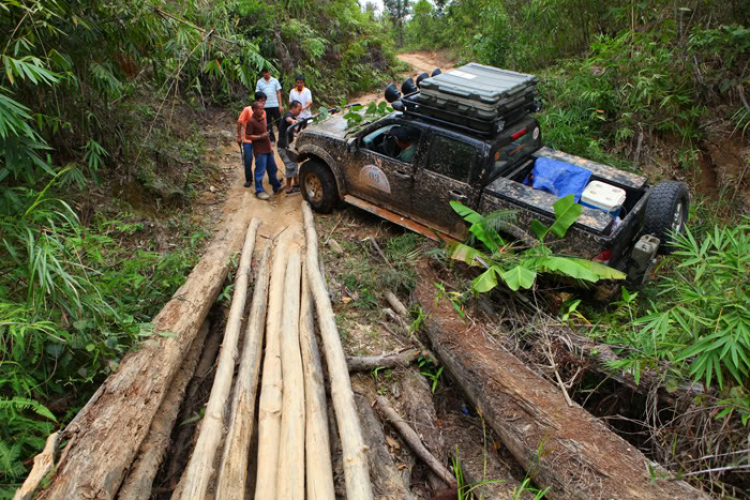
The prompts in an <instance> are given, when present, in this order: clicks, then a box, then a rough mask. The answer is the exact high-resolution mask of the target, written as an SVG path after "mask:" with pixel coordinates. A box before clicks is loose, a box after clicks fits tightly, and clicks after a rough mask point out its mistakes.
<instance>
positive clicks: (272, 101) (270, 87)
mask: <svg viewBox="0 0 750 500" xmlns="http://www.w3.org/2000/svg"><path fill="white" fill-rule="evenodd" d="M261 75H262V76H263V77H262V78H261V79H260V80H258V83H256V84H255V92H256V93H258V92H263V93H264V94H265V95H266V105H265V106H264V108H263V109H264V110H265V112H266V126H267V127H268V133H269V136H270V138H271V144H274V143H275V142H276V136H275V135H274V133H273V124H274V123H275V124H276V125H277V126H278V123H279V120H281V113H283V112H284V107H283V106H282V105H281V84H280V83H279V81H278V80H277V79H276V78H274V77H272V76H271V71H270V70H269V69H268V68H263V71H261Z"/></svg>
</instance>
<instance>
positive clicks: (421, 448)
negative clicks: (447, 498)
mask: <svg viewBox="0 0 750 500" xmlns="http://www.w3.org/2000/svg"><path fill="white" fill-rule="evenodd" d="M377 402H378V409H380V411H381V412H382V413H383V415H385V418H387V419H388V421H389V422H390V423H391V425H392V426H393V427H395V428H396V430H397V431H398V433H399V434H401V437H402V438H404V441H406V444H408V445H409V447H410V448H411V449H412V451H413V452H414V453H415V454H416V455H417V456H418V457H419V458H421V459H422V461H423V462H424V463H425V464H427V466H428V467H429V468H430V469H432V471H433V472H434V473H435V474H437V476H438V477H439V478H440V479H442V480H443V481H445V483H446V484H447V485H448V486H450V487H451V488H456V487H457V486H458V484H457V483H456V478H455V477H453V474H451V473H450V471H449V470H448V469H446V468H445V467H444V466H443V464H441V463H440V462H438V461H437V459H436V458H435V457H434V456H433V455H432V453H430V450H428V449H427V448H425V445H424V444H423V443H422V440H421V439H420V438H419V434H417V433H416V431H415V430H414V429H412V428H411V427H410V426H409V424H407V423H406V422H404V419H403V418H401V416H400V415H399V414H398V413H396V410H394V409H393V407H392V406H391V404H390V403H389V402H388V400H387V399H386V398H384V397H383V396H378V399H377Z"/></svg>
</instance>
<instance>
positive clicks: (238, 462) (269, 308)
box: [15, 201, 708, 500]
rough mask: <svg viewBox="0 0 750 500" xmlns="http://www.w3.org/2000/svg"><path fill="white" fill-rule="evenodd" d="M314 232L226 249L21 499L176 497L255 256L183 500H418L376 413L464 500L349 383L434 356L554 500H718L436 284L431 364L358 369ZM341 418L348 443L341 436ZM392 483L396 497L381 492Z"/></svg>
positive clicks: (214, 254)
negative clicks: (223, 315) (199, 388)
mask: <svg viewBox="0 0 750 500" xmlns="http://www.w3.org/2000/svg"><path fill="white" fill-rule="evenodd" d="M302 218H303V220H302V227H303V228H304V238H301V237H299V239H304V241H297V242H290V241H289V238H282V239H281V240H280V241H278V242H276V241H274V242H273V243H274V245H273V248H265V249H263V250H262V251H261V250H258V251H256V248H255V246H256V245H255V244H256V237H257V234H258V228H259V226H260V222H259V221H257V220H255V219H253V220H252V221H250V223H249V225H247V227H236V226H234V227H233V226H229V227H227V228H225V230H224V231H222V232H220V233H219V234H217V235H216V237H215V238H214V240H213V242H212V243H211V245H210V246H209V248H208V249H207V251H206V254H205V256H204V257H203V258H202V260H201V261H200V262H199V263H198V264H197V265H196V267H195V268H194V269H193V271H192V273H191V274H190V275H189V276H188V278H187V280H186V282H185V284H184V285H183V286H182V287H181V288H180V289H179V290H178V291H177V292H176V293H175V295H174V297H173V298H172V300H170V301H169V302H168V303H167V304H166V305H165V306H164V308H163V309H162V310H161V312H160V313H159V314H158V315H157V316H156V317H155V318H154V320H153V325H154V332H155V333H156V335H154V336H153V340H152V341H151V342H147V343H145V344H144V345H143V346H142V347H141V348H140V349H138V350H135V351H133V352H131V353H130V354H129V355H128V356H126V357H125V359H123V361H122V363H121V365H120V368H119V370H118V371H117V372H116V373H115V374H113V375H111V376H110V377H109V378H108V379H107V380H106V381H105V382H104V383H103V384H102V386H101V387H100V388H99V390H98V391H97V392H96V393H95V394H94V396H93V397H92V398H91V399H90V401H89V402H88V403H87V404H86V405H85V406H84V408H83V409H81V411H80V412H79V413H78V415H76V417H75V418H74V419H73V420H72V421H71V422H70V423H69V424H68V425H67V426H66V428H65V429H63V430H62V431H60V432H56V433H54V434H53V435H51V436H50V438H49V440H48V442H47V446H46V447H45V449H44V451H43V452H42V453H40V455H39V456H37V457H36V458H35V460H34V467H33V469H32V472H31V474H30V475H29V477H28V479H27V481H26V482H25V483H24V484H23V486H22V487H21V488H20V489H19V490H18V491H17V493H16V495H15V498H16V499H17V500H22V499H31V498H41V499H115V498H120V499H128V500H136V499H148V498H152V496H154V495H155V494H159V495H160V498H163V497H164V492H163V491H159V492H157V491H155V488H156V486H155V485H154V479H155V477H156V474H157V471H159V469H160V467H163V461H164V458H165V455H166V453H167V450H168V447H169V445H170V436H171V435H172V432H173V429H175V428H177V427H178V426H179V425H180V422H178V420H179V418H178V417H179V416H180V415H181V414H182V413H181V408H182V405H183V400H184V399H186V396H185V395H186V394H187V393H191V394H192V393H193V392H194V389H193V388H192V385H191V381H192V380H193V379H194V377H197V376H198V371H201V370H205V368H201V366H203V365H204V354H205V352H204V351H208V350H209V349H210V348H209V347H208V346H209V344H210V342H209V341H208V340H207V338H209V335H208V332H209V327H208V320H207V317H208V316H209V310H210V309H211V308H212V307H213V306H214V303H215V301H216V298H217V296H218V294H219V292H220V291H221V289H222V287H223V286H224V284H225V280H226V277H227V275H228V272H229V269H230V265H231V261H232V259H231V257H232V255H233V254H234V253H235V252H236V251H237V250H238V249H239V247H240V246H241V247H242V249H241V254H240V260H239V266H238V268H237V271H236V273H234V285H235V286H234V292H233V297H232V303H231V307H230V309H229V313H228V317H227V321H226V326H225V328H224V332H223V340H222V341H221V347H220V350H219V353H218V357H217V358H216V359H217V360H216V364H215V373H216V375H215V377H214V379H213V382H212V385H211V387H210V395H209V396H208V402H207V405H206V408H205V413H204V415H203V417H202V419H201V421H200V424H199V425H198V430H197V431H196V436H195V439H194V441H195V442H194V446H193V447H192V453H191V454H190V457H189V460H188V462H187V466H186V467H184V470H182V473H181V476H180V475H178V477H176V478H174V487H173V488H171V489H170V494H171V498H172V499H173V500H203V499H206V498H216V499H221V500H229V499H246V498H255V500H269V499H279V500H281V499H283V500H296V499H299V500H304V499H305V498H307V499H309V500H334V499H335V498H336V496H337V494H338V495H339V497H341V495H342V494H343V493H345V498H347V499H349V500H373V499H374V498H386V496H383V495H377V496H376V495H375V494H374V493H378V492H383V491H386V490H388V491H398V492H400V493H396V495H398V496H400V497H401V498H404V499H406V498H412V493H411V492H410V491H409V486H410V485H409V484H408V481H406V483H407V484H396V483H399V479H398V477H399V475H398V474H397V473H396V472H395V469H393V467H392V464H391V466H390V467H387V466H388V462H389V460H388V458H389V457H388V456H387V455H388V453H387V452H385V451H384V449H385V447H384V446H383V443H381V442H379V441H381V440H382V436H383V434H382V431H380V430H378V429H373V428H372V425H370V424H367V422H370V423H371V422H376V419H375V417H374V413H373V412H372V408H373V407H376V408H377V409H379V410H380V412H381V413H382V414H383V415H384V418H385V419H387V421H388V422H390V425H392V426H393V427H394V429H396V430H397V431H398V433H399V434H400V435H402V436H403V437H404V439H405V441H406V442H407V444H408V445H409V446H410V447H411V448H412V449H413V450H414V452H415V455H416V456H418V457H419V458H420V459H421V460H423V461H424V462H425V463H426V464H427V465H428V466H429V467H430V470H431V472H432V473H433V475H434V477H435V478H438V480H442V481H443V482H444V483H445V485H447V486H448V487H449V488H452V489H453V493H450V494H449V496H450V495H454V496H453V498H456V496H455V493H456V491H455V489H456V487H457V486H458V485H457V484H456V481H455V479H454V478H453V476H452V473H451V471H449V470H448V469H447V467H446V466H447V464H446V463H442V462H441V461H439V460H436V459H435V457H434V456H432V454H431V452H430V450H429V449H428V448H429V443H427V446H425V443H423V442H422V441H423V439H424V437H422V436H420V435H419V434H418V433H417V432H415V431H414V430H413V429H411V428H410V424H409V422H407V421H405V420H404V419H403V418H402V417H400V416H399V415H398V414H397V412H396V410H395V409H394V408H392V407H391V406H390V405H389V403H388V401H387V400H386V399H385V398H379V399H378V400H377V401H363V400H362V396H356V397H355V394H354V392H353V391H352V386H351V381H350V378H349V372H350V371H353V372H354V371H358V370H363V369H364V370H366V369H369V368H368V367H370V366H372V363H375V364H377V365H380V364H384V365H389V366H404V365H408V364H409V363H410V362H412V361H414V360H415V359H416V358H417V357H418V356H420V355H425V353H428V352H429V354H430V356H433V354H432V353H434V356H436V357H437V358H438V359H439V360H440V362H441V363H442V364H444V365H445V366H446V369H447V371H448V372H449V373H450V375H451V376H452V377H453V378H454V379H455V380H456V381H457V382H458V385H459V386H460V387H461V388H462V389H463V392H465V393H466V395H467V397H468V399H469V400H470V401H471V402H472V403H473V404H474V405H475V406H476V407H477V408H478V409H479V411H480V413H481V414H482V415H483V417H484V419H485V420H486V421H487V423H488V424H489V425H490V426H491V427H492V428H493V429H494V430H495V432H496V433H497V434H498V436H499V437H500V438H501V440H502V442H503V444H504V445H505V446H507V447H508V448H509V449H510V451H511V452H512V454H513V455H514V457H515V458H516V459H517V461H518V462H519V463H520V464H521V465H522V466H523V467H524V468H525V469H526V470H527V472H528V474H530V475H531V477H532V478H533V479H534V480H535V482H536V483H537V485H539V486H540V487H543V488H544V487H547V486H549V487H550V490H549V493H548V497H550V498H558V499H574V498H575V499H594V498H597V499H598V498H617V499H631V498H632V499H657V498H670V499H675V498H685V499H687V498H690V499H696V498H708V497H707V496H706V495H705V494H704V493H702V492H701V491H698V490H696V489H694V488H692V487H691V486H689V485H688V484H687V483H685V482H682V481H679V480H675V479H673V478H672V477H671V475H670V474H669V473H668V472H667V471H664V470H663V469H661V468H660V467H659V466H658V465H657V464H653V463H651V462H650V461H648V460H647V459H646V458H645V457H644V456H643V455H642V454H641V453H640V452H639V451H637V450H635V449H633V448H632V447H631V446H629V445H628V444H627V443H626V442H625V441H624V440H622V439H621V438H619V437H618V436H616V435H615V434H614V433H613V432H612V431H611V430H609V429H608V428H607V427H606V426H605V425H604V424H602V423H601V422H599V421H598V420H597V419H595V418H594V417H592V416H591V415H590V414H588V413H587V412H586V411H585V410H583V409H582V408H580V407H579V406H577V405H574V406H573V407H570V406H569V405H568V404H566V402H565V400H564V398H563V395H562V394H561V393H560V392H559V390H558V389H557V388H556V387H555V386H553V385H551V384H549V383H548V382H546V381H544V380H543V379H541V378H539V377H538V376H537V375H536V374H535V373H534V372H532V371H530V370H529V369H528V368H526V367H525V366H524V365H523V364H522V363H521V362H520V361H518V360H517V359H516V358H514V357H513V356H512V355H511V354H510V353H508V352H506V351H504V350H502V349H501V348H499V347H497V346H493V345H491V344H489V343H488V342H487V341H486V339H484V338H483V337H482V336H481V334H479V333H478V332H476V331H472V329H471V328H467V327H466V325H464V324H463V323H459V320H457V319H456V318H455V313H454V312H453V311H452V310H451V308H450V307H449V306H445V305H444V304H443V305H441V304H440V303H436V302H435V290H432V289H430V288H429V287H427V286H425V285H424V283H432V281H431V280H429V279H427V280H422V282H423V284H422V285H420V287H419V288H418V290H417V293H416V296H417V300H418V301H419V302H420V303H421V305H422V307H423V309H424V310H425V311H426V312H427V314H428V319H427V336H428V338H429V341H430V344H431V349H432V350H431V351H425V350H424V349H408V350H405V351H403V352H400V353H396V354H394V355H390V356H384V357H382V358H372V359H371V358H367V359H356V358H346V357H345V354H344V350H343V347H342V345H341V340H340V336H339V332H338V329H337V326H336V317H335V315H334V311H333V307H332V305H331V301H330V296H329V293H328V291H327V289H326V283H325V280H324V277H323V275H322V273H321V270H320V266H319V258H318V238H317V234H316V231H315V224H314V220H313V214H312V211H311V210H310V207H309V206H308V205H307V203H305V202H304V201H303V202H302ZM296 234H297V235H299V234H300V233H296ZM289 237H290V238H291V237H293V235H289ZM292 243H293V244H292ZM423 271H424V272H425V273H429V272H430V270H429V269H423ZM393 300H395V301H396V302H398V299H396V298H395V296H394V297H392V298H390V299H389V301H390V302H391V303H393ZM394 307H396V306H394ZM401 308H403V306H401V307H400V308H398V309H401ZM403 310H404V311H406V309H405V308H403ZM316 331H317V332H319V337H318V336H317V334H316ZM158 333H164V334H166V333H168V335H158ZM213 352H215V348H214V351H213ZM211 359H212V358H211ZM209 361H210V360H209ZM358 402H359V408H358ZM329 407H331V408H332V409H333V414H334V416H335V418H334V419H333V420H332V422H334V423H335V428H331V427H329V412H328V409H329ZM358 410H359V411H358ZM361 415H364V417H363V418H364V419H365V423H366V428H365V430H366V431H367V439H368V440H369V442H370V443H371V447H372V448H373V449H372V450H371V448H370V447H368V446H367V445H366V444H365V443H366V441H365V436H363V428H362V423H361V422H360V416H361ZM332 436H336V439H337V440H338V442H339V443H340V450H341V455H342V457H341V463H342V464H343V466H342V468H343V476H344V481H343V482H344V485H343V487H342V488H339V489H338V490H335V489H334V484H335V482H334V472H333V466H332V449H331V445H330V443H331V442H332V441H333V440H332V439H331V437H332ZM372 436H375V438H373V437H372ZM373 439H375V441H373ZM60 447H62V449H60ZM392 469H393V470H392ZM383 471H385V472H383ZM385 476H388V479H387V482H389V484H390V486H387V487H386V486H383V485H382V484H380V485H379V484H377V482H378V478H382V477H385ZM654 478H656V479H654ZM374 483H375V484H374ZM387 497H388V498H395V497H393V495H388V496H387Z"/></svg>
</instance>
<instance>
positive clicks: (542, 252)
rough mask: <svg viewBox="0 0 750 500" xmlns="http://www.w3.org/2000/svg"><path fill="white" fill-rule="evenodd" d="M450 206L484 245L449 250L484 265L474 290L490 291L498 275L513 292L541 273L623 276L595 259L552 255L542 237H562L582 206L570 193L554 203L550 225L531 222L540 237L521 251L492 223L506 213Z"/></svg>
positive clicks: (593, 279)
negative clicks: (553, 216) (491, 212)
mask: <svg viewBox="0 0 750 500" xmlns="http://www.w3.org/2000/svg"><path fill="white" fill-rule="evenodd" d="M451 207H453V209H454V210H455V211H456V213H458V214H459V215H461V217H463V218H464V220H465V221H466V222H468V223H469V224H471V225H470V226H469V232H470V233H471V234H472V235H473V238H475V239H476V240H478V241H479V242H480V243H481V244H482V245H483V246H484V249H483V250H480V249H479V248H475V247H472V246H470V245H468V244H462V243H458V244H452V245H451V248H450V251H449V253H450V256H451V258H452V259H454V260H459V261H461V262H464V263H466V264H469V265H471V266H477V265H480V266H482V267H484V268H485V271H484V272H483V273H482V274H480V275H479V276H477V277H476V278H475V279H474V281H472V290H473V291H474V292H477V293H486V292H489V291H490V290H492V289H493V288H495V287H496V286H497V283H498V281H497V280H498V278H500V279H501V280H502V281H503V282H504V283H505V284H506V285H507V286H508V288H510V289H511V290H513V291H517V290H519V289H521V288H524V289H529V288H531V287H533V286H534V283H535V281H536V277H537V274H538V273H540V272H546V273H552V274H559V275H562V276H568V277H571V278H575V279H579V280H583V281H587V282H590V283H596V282H597V281H599V280H600V279H624V278H625V275H624V274H623V273H621V272H619V271H617V270H615V269H612V268H610V267H607V266H605V265H603V264H600V263H598V262H593V261H589V260H585V259H579V258H574V257H564V256H558V255H553V254H552V251H551V250H550V249H549V248H548V247H546V246H545V244H544V240H545V238H546V237H547V235H548V234H549V233H550V232H552V233H553V234H554V235H555V236H557V237H558V238H563V237H564V236H565V233H566V232H567V231H568V229H569V228H570V226H572V225H573V224H574V223H575V221H576V220H577V219H578V217H579V216H580V215H581V206H580V205H578V204H576V203H575V201H574V199H573V195H568V196H566V197H564V198H560V199H559V200H558V201H556V202H555V204H554V209H555V221H554V223H553V224H552V226H550V227H546V226H545V225H544V224H542V223H541V222H539V221H537V220H535V221H533V222H532V224H531V229H532V231H533V232H534V233H535V234H536V236H537V237H538V238H539V244H538V245H536V246H533V247H531V248H523V249H520V250H514V249H513V245H512V244H511V243H509V242H506V241H505V239H504V238H503V237H502V236H501V235H500V233H499V232H498V230H497V228H496V227H495V226H494V225H493V224H492V223H491V221H492V220H493V219H495V220H497V219H501V218H504V217H505V216H507V214H502V215H501V214H491V215H489V216H483V215H481V214H478V213H477V212H475V211H473V210H472V209H470V208H468V207H466V206H464V205H462V204H461V203H460V202H456V201H452V202H451ZM485 251H486V252H489V253H485Z"/></svg>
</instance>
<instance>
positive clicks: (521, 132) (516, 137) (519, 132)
mask: <svg viewBox="0 0 750 500" xmlns="http://www.w3.org/2000/svg"><path fill="white" fill-rule="evenodd" d="M525 133H526V128H522V129H521V130H519V131H518V132H516V133H515V134H513V135H511V136H510V138H511V139H514V140H515V139H518V138H519V137H521V136H522V135H524V134H525Z"/></svg>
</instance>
